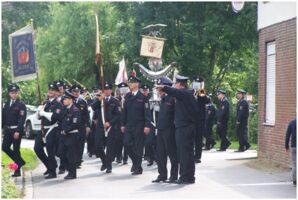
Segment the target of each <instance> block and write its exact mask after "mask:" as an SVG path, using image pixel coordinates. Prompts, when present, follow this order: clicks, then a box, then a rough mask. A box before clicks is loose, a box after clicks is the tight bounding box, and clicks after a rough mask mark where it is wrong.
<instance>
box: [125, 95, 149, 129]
mask: <svg viewBox="0 0 298 200" xmlns="http://www.w3.org/2000/svg"><path fill="white" fill-rule="evenodd" d="M150 119H151V113H150V106H149V101H148V98H147V97H145V96H144V95H143V94H142V93H141V92H140V91H138V92H137V94H136V95H135V96H133V95H132V93H131V92H130V93H128V94H127V95H126V96H125V102H124V105H123V110H122V115H121V126H127V127H134V126H136V125H140V124H144V126H145V127H148V128H149V127H150V123H151V122H150V121H151V120H150Z"/></svg>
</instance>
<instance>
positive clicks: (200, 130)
mask: <svg viewBox="0 0 298 200" xmlns="http://www.w3.org/2000/svg"><path fill="white" fill-rule="evenodd" d="M196 129H197V130H196V134H195V158H196V159H201V157H202V148H203V135H205V120H199V121H198V123H197V126H196Z"/></svg>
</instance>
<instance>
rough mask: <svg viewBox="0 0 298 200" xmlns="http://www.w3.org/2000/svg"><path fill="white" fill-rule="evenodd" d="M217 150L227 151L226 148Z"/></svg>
mask: <svg viewBox="0 0 298 200" xmlns="http://www.w3.org/2000/svg"><path fill="white" fill-rule="evenodd" d="M216 151H226V149H217V150H216Z"/></svg>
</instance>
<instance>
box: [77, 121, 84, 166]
mask: <svg viewBox="0 0 298 200" xmlns="http://www.w3.org/2000/svg"><path fill="white" fill-rule="evenodd" d="M76 137H77V140H78V142H77V145H78V146H77V165H80V164H81V163H82V160H83V154H84V148H85V142H86V128H85V127H81V128H80V130H79V134H77V135H76Z"/></svg>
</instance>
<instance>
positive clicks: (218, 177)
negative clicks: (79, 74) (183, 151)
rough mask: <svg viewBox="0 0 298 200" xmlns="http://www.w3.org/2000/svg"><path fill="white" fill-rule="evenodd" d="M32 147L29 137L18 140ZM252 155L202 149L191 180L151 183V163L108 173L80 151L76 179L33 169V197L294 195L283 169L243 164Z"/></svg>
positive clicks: (119, 167)
mask: <svg viewBox="0 0 298 200" xmlns="http://www.w3.org/2000/svg"><path fill="white" fill-rule="evenodd" d="M23 145H24V146H27V147H30V146H31V147H32V141H26V140H24V141H23ZM256 156H257V153H256V151H254V150H250V151H247V152H245V153H234V152H233V151H232V150H229V151H227V152H216V151H215V150H212V151H209V152H204V153H203V160H202V161H203V162H202V163H201V164H197V165H196V183H195V184H193V185H174V184H166V183H162V184H153V183H151V181H152V180H153V179H155V178H156V176H157V168H156V165H155V166H153V167H147V166H145V162H144V164H143V166H144V173H143V174H142V175H141V176H132V175H130V173H129V171H130V167H131V164H130V163H129V164H128V165H124V166H122V165H117V164H116V163H114V164H113V172H112V174H105V173H104V172H100V170H99V168H100V166H101V162H100V161H99V159H95V158H88V157H87V156H85V157H84V160H85V162H84V163H83V165H82V169H79V170H78V179H76V180H71V181H65V180H63V177H64V175H59V176H58V178H57V179H52V180H45V179H44V177H43V175H42V173H43V172H44V170H45V169H44V167H43V166H42V165H40V166H39V167H38V168H37V169H36V170H35V171H34V172H33V188H34V192H33V193H34V195H33V196H34V198H86V197H87V198H109V197H116V198H140V197H141V198H163V197H166V198H296V188H294V187H293V186H292V184H291V182H290V174H289V172H284V173H274V174H270V173H265V172H261V171H258V170H255V169H252V168H249V167H247V166H245V165H243V162H246V161H247V159H253V158H255V157H256Z"/></svg>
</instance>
